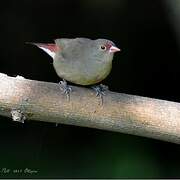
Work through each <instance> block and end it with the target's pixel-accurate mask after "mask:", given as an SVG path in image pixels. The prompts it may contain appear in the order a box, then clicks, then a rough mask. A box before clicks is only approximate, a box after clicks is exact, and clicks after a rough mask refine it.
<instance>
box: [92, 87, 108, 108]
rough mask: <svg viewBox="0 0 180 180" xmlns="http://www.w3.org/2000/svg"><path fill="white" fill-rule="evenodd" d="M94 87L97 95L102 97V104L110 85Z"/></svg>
mask: <svg viewBox="0 0 180 180" xmlns="http://www.w3.org/2000/svg"><path fill="white" fill-rule="evenodd" d="M92 89H94V90H95V92H96V97H100V99H101V105H103V96H105V95H106V94H105V91H107V90H108V86H105V85H103V84H100V85H97V86H93V87H92Z"/></svg>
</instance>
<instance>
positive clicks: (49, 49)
mask: <svg viewBox="0 0 180 180" xmlns="http://www.w3.org/2000/svg"><path fill="white" fill-rule="evenodd" d="M26 44H32V45H35V46H37V47H38V48H40V49H42V50H43V51H45V52H46V53H47V54H49V55H50V56H51V57H52V58H54V57H55V54H56V52H57V51H58V49H59V48H58V46H57V45H56V44H53V43H47V44H46V43H33V42H26Z"/></svg>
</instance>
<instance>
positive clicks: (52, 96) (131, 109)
mask: <svg viewBox="0 0 180 180" xmlns="http://www.w3.org/2000/svg"><path fill="white" fill-rule="evenodd" d="M71 88H72V89H73V91H72V92H71V99H70V101H67V99H66V97H65V96H64V94H62V92H61V91H60V89H59V85H58V84H55V83H48V82H39V81H33V80H27V79H23V78H16V77H9V76H7V75H5V74H1V73H0V115H2V116H7V117H11V116H12V110H14V109H15V110H21V111H23V112H20V115H22V114H23V116H24V117H26V118H27V119H28V120H37V121H46V122H54V123H58V124H59V123H64V124H71V125H77V126H84V127H91V128H98V129H103V130H109V131H117V132H122V133H128V134H134V135H139V136H145V137H150V138H155V139H160V140H164V141H169V142H174V143H179V144H180V103H175V102H170V101H164V100H158V99H152V98H146V97H139V96H134V95H127V94H121V93H114V92H111V91H107V92H106V96H104V97H103V105H99V98H97V97H96V96H95V92H94V90H92V89H90V88H89V89H88V88H80V87H76V86H71ZM18 112H19V111H18Z"/></svg>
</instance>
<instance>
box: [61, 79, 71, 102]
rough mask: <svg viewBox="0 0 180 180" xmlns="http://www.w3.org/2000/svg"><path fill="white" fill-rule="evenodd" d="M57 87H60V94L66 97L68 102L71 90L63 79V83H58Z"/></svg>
mask: <svg viewBox="0 0 180 180" xmlns="http://www.w3.org/2000/svg"><path fill="white" fill-rule="evenodd" d="M59 87H60V89H61V91H62V93H63V94H65V95H66V97H67V100H68V101H69V100H70V93H71V92H72V88H71V87H70V86H68V85H67V82H66V80H64V79H63V81H60V82H59Z"/></svg>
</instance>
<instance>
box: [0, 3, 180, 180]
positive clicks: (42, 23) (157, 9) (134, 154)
mask: <svg viewBox="0 0 180 180" xmlns="http://www.w3.org/2000/svg"><path fill="white" fill-rule="evenodd" d="M172 1H173V0H172ZM165 2H166V1H165V0H157V1H153V0H146V1H145V0H136V1H134V0H76V1H75V0H72V1H70V0H51V1H50V0H49V1H47V0H38V1H35V0H18V1H17V0H16V1H15V0H14V1H13V0H11V1H10V0H6V1H1V6H0V40H1V43H0V52H1V53H0V62H1V65H0V72H3V73H7V74H8V75H11V76H16V75H21V76H24V77H25V78H28V79H34V80H41V81H49V82H58V81H59V78H58V76H57V75H56V73H55V71H54V69H53V67H52V61H51V58H50V57H49V56H48V55H46V54H45V53H44V52H42V51H41V50H39V49H38V48H36V47H33V46H30V45H26V44H25V42H27V41H30V42H52V41H53V39H55V38H61V37H67V38H74V37H89V38H92V39H96V38H107V39H110V40H112V41H114V42H115V44H116V45H117V46H118V47H120V48H122V50H123V51H122V53H117V54H116V56H115V58H114V61H113V71H112V72H111V74H110V75H109V76H108V78H107V79H106V80H104V82H103V83H104V84H106V85H108V86H109V88H110V90H112V91H116V92H123V93H128V94H135V95H140V96H146V97H152V98H159V99H165V100H172V101H176V102H180V86H179V82H180V70H179V67H180V59H179V49H178V41H177V37H176V34H175V31H174V26H173V23H172V22H171V18H170V17H171V16H172V14H173V12H171V11H170V10H169V9H168V8H167V6H166V4H165ZM0 122H1V123H0V177H3V178H7V177H16V178H17V177H23V178H26V177H28V178H29V177H31V178H33V177H35V178H175V177H176V178H178V177H180V166H179V162H180V146H179V145H176V144H172V143H167V142H162V141H158V140H153V139H148V138H143V137H137V136H131V135H126V134H121V133H113V132H106V131H101V130H95V129H89V128H80V127H74V126H66V125H60V126H58V127H55V125H54V124H51V123H45V122H32V121H30V122H26V123H25V124H20V123H16V122H12V120H11V119H8V118H4V117H0ZM2 168H7V169H8V168H9V169H10V170H11V172H10V173H7V174H5V173H2ZM25 168H29V169H31V170H37V171H38V173H33V174H32V175H30V174H27V173H26V174H25V173H13V172H12V171H13V170H16V169H25Z"/></svg>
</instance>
